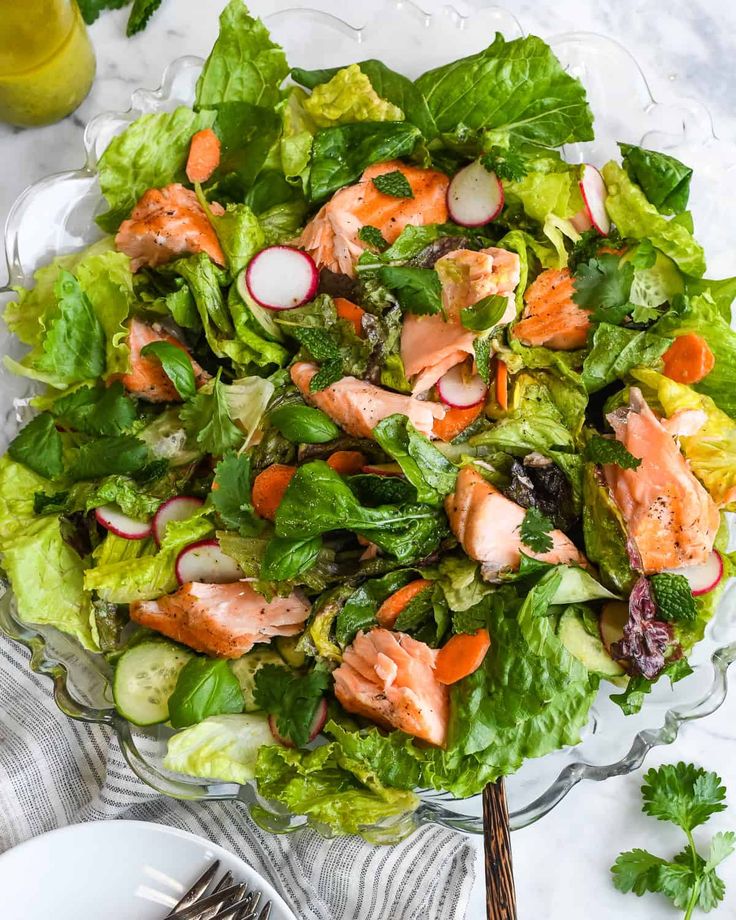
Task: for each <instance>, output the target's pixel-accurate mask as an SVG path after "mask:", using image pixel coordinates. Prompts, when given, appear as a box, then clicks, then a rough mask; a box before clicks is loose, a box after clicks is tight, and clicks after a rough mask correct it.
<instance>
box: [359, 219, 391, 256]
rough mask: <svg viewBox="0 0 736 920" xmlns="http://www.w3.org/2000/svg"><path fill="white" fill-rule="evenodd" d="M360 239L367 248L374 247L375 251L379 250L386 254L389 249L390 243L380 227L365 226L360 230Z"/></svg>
mask: <svg viewBox="0 0 736 920" xmlns="http://www.w3.org/2000/svg"><path fill="white" fill-rule="evenodd" d="M358 239H359V240H361V241H362V242H363V243H365V244H366V245H367V246H372V247H373V248H374V249H377V250H378V251H379V252H384V251H385V250H386V249H387V248H388V243H387V242H386V240H385V239H384V236H383V234H382V233H381V231H380V230H379V229H378V227H372V226H371V225H370V224H365V226H363V227H361V228H360V230H358Z"/></svg>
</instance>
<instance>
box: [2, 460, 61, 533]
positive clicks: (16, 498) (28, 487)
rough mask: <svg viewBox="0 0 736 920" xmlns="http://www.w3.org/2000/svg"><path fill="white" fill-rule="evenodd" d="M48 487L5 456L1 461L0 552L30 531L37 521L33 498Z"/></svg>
mask: <svg viewBox="0 0 736 920" xmlns="http://www.w3.org/2000/svg"><path fill="white" fill-rule="evenodd" d="M49 485H50V483H49V481H48V480H47V479H44V478H43V477H42V476H39V475H37V474H36V473H34V472H33V470H29V469H28V467H27V466H25V465H24V464H22V463H16V462H15V461H14V460H11V459H10V457H9V456H8V455H7V454H6V455H5V456H4V457H0V550H2V549H3V547H4V546H5V544H6V543H8V542H10V541H12V540H13V539H14V538H15V537H17V536H20V535H22V534H23V533H24V532H25V531H27V530H28V529H29V528H31V527H32V525H33V524H34V523H35V521H36V520H37V518H36V515H35V512H34V510H33V504H34V502H33V497H34V495H35V493H36V492H38V491H39V490H41V489H46V488H48V487H49Z"/></svg>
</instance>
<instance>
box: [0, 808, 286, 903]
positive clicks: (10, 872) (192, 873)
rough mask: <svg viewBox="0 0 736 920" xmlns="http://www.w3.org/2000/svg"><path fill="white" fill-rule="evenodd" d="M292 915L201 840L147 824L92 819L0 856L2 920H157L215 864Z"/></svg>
mask: <svg viewBox="0 0 736 920" xmlns="http://www.w3.org/2000/svg"><path fill="white" fill-rule="evenodd" d="M215 859H219V860H220V866H221V869H222V872H223V873H224V872H225V871H226V870H228V869H229V870H230V871H231V872H232V873H233V875H234V876H235V880H236V882H248V888H249V890H250V889H254V890H257V891H260V892H261V893H262V897H261V903H262V904H265V902H266V900H268V899H269V898H270V899H271V901H272V902H273V906H272V907H271V920H296V917H295V916H294V914H292V912H291V911H290V910H289V908H288V907H287V906H286V904H285V903H284V902H283V900H282V899H281V898H280V897H279V895H278V894H276V892H275V891H274V889H273V888H272V887H271V885H269V884H268V882H267V881H265V880H264V879H263V878H261V876H260V875H258V873H257V872H256V871H255V870H254V869H251V867H250V866H249V865H248V864H247V863H245V862H243V860H242V859H239V858H238V857H237V856H233V854H232V853H228V851H227V850H224V849H223V848H222V847H220V846H217V845H216V844H214V843H210V842H209V841H208V840H204V839H203V838H202V837H197V836H195V835H194V834H188V833H186V831H179V830H176V829H175V828H173V827H165V826H164V825H162V824H149V823H147V822H145V821H93V822H90V823H89V824H73V825H71V826H70V827H62V828H60V829H59V830H56V831H51V832H50V833H48V834H43V835H42V836H40V837H34V838H33V839H32V840H28V841H26V842H25V843H21V844H20V845H19V846H17V847H14V848H13V849H12V850H9V851H8V852H7V853H4V854H3V855H2V856H0V892H2V895H0V898H1V903H2V906H1V907H0V916H2V917H3V918H4V920H93V918H94V920H102V918H104V920H162V918H163V917H165V916H166V914H167V913H168V912H169V911H170V910H171V908H172V907H173V906H174V904H176V903H177V901H178V900H179V899H180V898H181V896H182V895H183V894H184V892H185V891H187V889H188V888H189V887H190V886H191V885H192V883H193V882H194V880H195V879H196V878H197V877H198V876H199V875H201V874H202V872H204V870H205V869H206V868H207V866H208V865H210V863H212V861H213V860H215Z"/></svg>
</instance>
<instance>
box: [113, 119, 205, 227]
mask: <svg viewBox="0 0 736 920" xmlns="http://www.w3.org/2000/svg"><path fill="white" fill-rule="evenodd" d="M214 121H215V112H212V111H202V112H193V111H192V110H191V109H190V108H188V107H187V106H180V107H179V108H178V109H174V111H173V112H159V113H157V114H150V115H142V116H141V117H140V118H138V119H136V120H135V121H134V122H133V123H132V124H131V125H130V126H129V127H128V128H126V129H125V131H123V133H122V134H118V135H117V137H114V138H113V139H112V140H111V141H110V144H109V145H108V147H107V149H106V150H105V152H104V153H103V154H102V156H101V157H100V160H99V163H98V164H97V170H98V177H99V181H100V188H101V190H102V194H103V195H104V196H105V200H106V201H107V203H108V205H109V207H110V210H109V211H106V212H105V213H104V214H102V215H100V217H98V218H97V223H98V224H99V225H100V227H102V229H103V230H106V231H108V232H109V233H114V232H115V230H117V228H118V227H119V226H120V223H121V221H123V220H125V218H126V217H128V216H129V214H130V212H131V211H132V210H133V207H134V206H135V204H136V202H137V201H138V199H139V198H140V197H141V195H142V194H143V193H144V192H145V191H147V190H148V189H149V188H161V186H164V185H168V184H169V183H171V182H186V181H187V178H186V174H185V172H184V167H185V166H186V161H187V155H188V153H189V143H190V141H191V139H192V135H193V134H194V133H195V132H196V131H201V130H202V129H203V128H211V127H212V125H213V123H214Z"/></svg>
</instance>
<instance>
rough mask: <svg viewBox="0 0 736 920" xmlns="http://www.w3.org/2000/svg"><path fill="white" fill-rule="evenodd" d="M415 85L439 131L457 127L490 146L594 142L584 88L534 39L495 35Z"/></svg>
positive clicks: (426, 74) (549, 145) (431, 71)
mask: <svg viewBox="0 0 736 920" xmlns="http://www.w3.org/2000/svg"><path fill="white" fill-rule="evenodd" d="M416 85H417V88H418V89H419V90H420V92H421V93H422V94H423V95H424V98H425V99H426V100H427V105H428V106H429V110H430V112H431V113H432V115H433V117H434V119H435V122H436V123H437V127H438V129H439V130H440V131H443V132H444V131H454V130H455V129H456V128H457V126H458V124H461V123H462V124H463V125H466V126H467V127H468V128H471V129H479V128H482V129H485V130H486V131H488V132H490V133H491V134H492V135H493V138H494V141H493V142H495V143H499V142H504V141H506V142H507V141H508V140H509V139H510V138H512V137H513V138H515V139H518V140H525V141H530V142H532V143H536V144H540V145H542V146H545V147H560V146H561V145H562V144H567V143H571V142H573V141H589V140H592V139H593V116H592V113H591V111H590V109H589V108H588V104H587V102H586V98H585V89H584V88H583V85H582V84H581V83H580V82H579V81H578V80H576V79H575V78H574V77H571V76H570V75H569V74H567V73H565V71H564V70H563V69H562V66H561V65H560V62H559V61H558V60H557V58H556V57H555V56H554V54H553V53H552V50H551V49H550V47H549V45H547V44H546V43H545V42H543V41H542V39H541V38H537V37H536V36H535V35H529V36H526V37H525V38H518V39H515V40H514V41H510V42H507V41H506V40H505V39H504V38H503V36H502V35H501V34H500V33H497V34H496V37H495V40H494V41H493V44H491V45H490V46H489V47H488V48H486V49H485V50H484V51H480V52H479V53H478V54H473V55H471V56H470V57H466V58H462V59H461V60H459V61H455V62H453V63H451V64H445V65H444V66H442V67H438V68H435V69H434V70H430V71H428V72H427V73H425V74H423V75H422V76H421V77H419V79H418V80H417V81H416ZM521 87H523V90H521V89H520V88H521Z"/></svg>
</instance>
